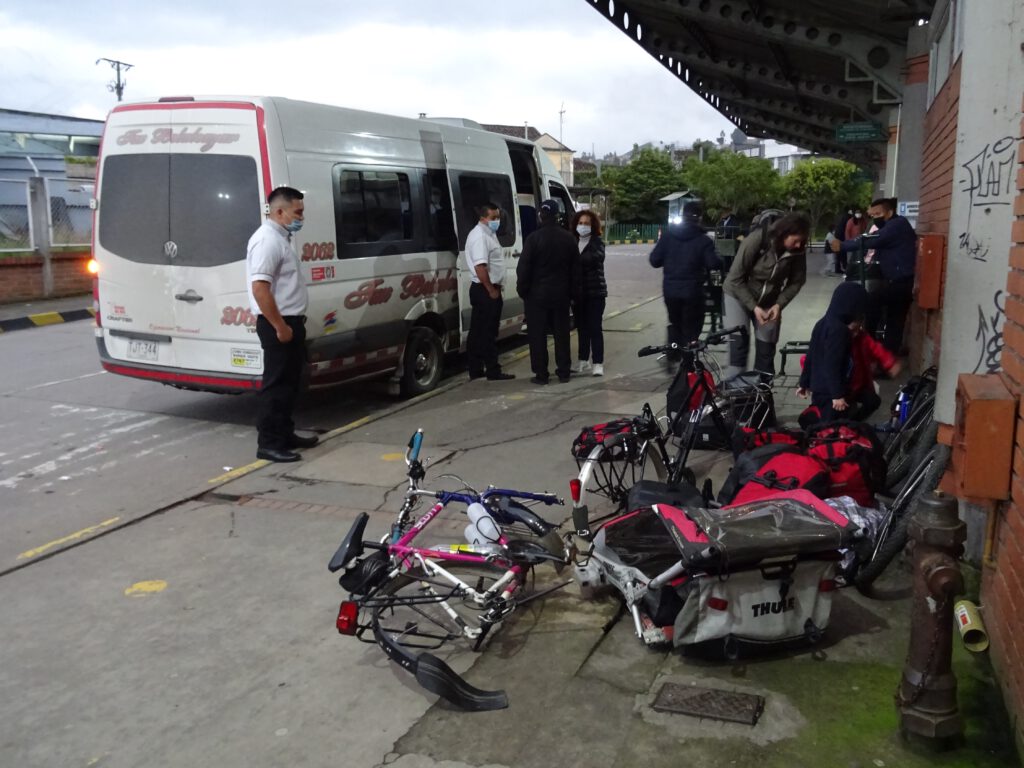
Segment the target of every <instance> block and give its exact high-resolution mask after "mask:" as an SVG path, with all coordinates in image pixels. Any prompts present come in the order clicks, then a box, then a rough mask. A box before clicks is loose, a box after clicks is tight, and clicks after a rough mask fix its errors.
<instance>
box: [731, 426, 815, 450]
mask: <svg viewBox="0 0 1024 768" xmlns="http://www.w3.org/2000/svg"><path fill="white" fill-rule="evenodd" d="M804 439H805V435H804V433H803V430H800V429H787V428H786V427H775V428H773V429H757V428H755V427H744V426H742V425H741V426H737V427H736V429H735V430H733V433H732V455H733V456H734V457H737V458H738V457H739V455H740V454H741V453H746V452H747V451H752V450H754V449H755V448H760V447H761V446H763V445H790V446H793V447H795V448H802V447H803V445H804Z"/></svg>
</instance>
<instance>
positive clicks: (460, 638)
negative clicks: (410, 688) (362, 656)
mask: <svg viewBox="0 0 1024 768" xmlns="http://www.w3.org/2000/svg"><path fill="white" fill-rule="evenodd" d="M441 567H443V568H444V569H445V570H446V571H447V572H448V573H450V574H452V575H453V576H455V577H456V578H458V579H460V580H461V581H462V582H463V584H465V585H466V586H468V587H470V588H471V589H473V590H475V591H476V592H477V593H478V594H482V593H485V592H486V591H487V590H488V589H490V588H491V587H492V586H493V585H494V583H495V582H496V581H497V580H498V579H500V578H501V577H502V576H504V575H505V573H506V571H505V570H503V569H501V568H498V567H494V566H489V565H484V564H480V565H473V564H469V563H444V564H443V566H441ZM365 604H366V606H367V607H369V608H370V610H371V622H372V626H373V629H374V632H375V633H376V632H381V633H383V634H384V635H386V636H387V637H388V638H389V639H390V641H391V642H392V643H393V644H395V645H399V646H402V647H403V648H407V649H410V650H412V651H430V650H437V649H439V648H442V647H444V646H447V645H452V646H455V647H457V646H462V647H468V648H470V649H472V650H474V651H475V650H479V649H480V648H481V647H482V644H483V641H484V638H486V636H487V634H488V632H489V631H490V629H491V628H492V627H493V626H494V625H495V624H497V623H498V622H500V621H501V620H502V619H503V618H504V617H505V616H507V615H508V613H509V612H511V610H512V609H513V608H514V601H511V602H510V604H508V605H503V604H501V603H500V598H498V597H494V598H492V599H491V600H488V601H487V602H485V603H481V602H478V601H477V600H476V599H474V596H473V595H472V594H471V593H469V592H467V590H466V589H464V588H463V587H462V586H461V585H459V584H457V583H453V582H452V581H450V580H449V579H447V578H445V577H444V576H443V575H441V574H440V573H436V574H428V573H426V572H425V571H424V570H423V569H422V568H421V567H417V568H414V569H411V570H409V571H406V572H405V573H401V574H399V575H397V576H395V577H394V578H392V579H391V581H389V582H388V583H386V584H384V585H383V586H382V587H381V588H380V590H378V591H377V592H376V593H375V594H374V596H373V597H372V598H369V599H368V600H367V601H366V603H365Z"/></svg>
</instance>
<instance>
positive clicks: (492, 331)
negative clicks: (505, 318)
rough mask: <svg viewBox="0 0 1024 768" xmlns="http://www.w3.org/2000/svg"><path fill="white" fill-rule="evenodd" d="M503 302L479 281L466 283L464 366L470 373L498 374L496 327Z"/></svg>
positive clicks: (499, 370)
mask: <svg viewBox="0 0 1024 768" xmlns="http://www.w3.org/2000/svg"><path fill="white" fill-rule="evenodd" d="M504 304H505V302H504V301H503V300H502V298H501V294H500V293H499V294H498V298H496V299H492V298H491V297H490V296H488V295H487V289H486V288H484V287H483V285H482V284H481V283H470V286H469V305H470V307H472V311H471V313H470V317H469V336H468V337H467V338H466V357H467V361H466V362H467V367H468V368H469V375H470V376H482V375H483V374H485V373H486V374H489V375H493V374H496V373H501V365H500V364H499V363H498V327H499V326H500V324H501V308H502V307H503V306H504Z"/></svg>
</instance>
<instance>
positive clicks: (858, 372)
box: [846, 325, 900, 421]
mask: <svg viewBox="0 0 1024 768" xmlns="http://www.w3.org/2000/svg"><path fill="white" fill-rule="evenodd" d="M850 358H851V359H852V362H853V365H852V366H851V368H850V385H849V391H848V393H847V395H846V402H847V403H848V404H849V405H850V407H851V408H852V409H853V415H854V416H855V417H856V418H857V419H859V420H860V421H864V420H865V419H867V418H868V417H869V416H870V415H871V414H873V413H874V412H875V411H877V410H878V406H880V405H881V404H882V399H881V398H880V397H879V396H878V392H876V391H875V372H876V370H881V371H885V372H886V373H887V374H888V375H889V376H890V377H891V376H896V375H897V374H899V372H900V361H899V358H897V357H896V355H894V354H893V353H892V352H890V351H889V350H888V349H886V348H885V347H884V346H883V345H882V344H881V343H880V342H878V341H876V340H875V338H874V337H873V336H872V335H871V334H870V333H868V332H867V331H865V330H864V326H863V325H858V326H857V327H856V328H855V329H854V330H853V339H852V341H851V344H850Z"/></svg>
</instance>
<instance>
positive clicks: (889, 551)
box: [854, 445, 950, 592]
mask: <svg viewBox="0 0 1024 768" xmlns="http://www.w3.org/2000/svg"><path fill="white" fill-rule="evenodd" d="M949 455H950V450H949V448H948V447H947V446H944V445H934V446H932V448H931V450H929V451H928V453H927V454H926V455H925V458H924V459H923V460H922V461H921V462H920V463H919V464H917V465H916V466H915V467H914V469H913V471H912V472H911V473H910V476H909V477H908V478H907V482H906V483H905V484H904V486H903V489H902V490H901V491H900V493H899V495H897V497H896V498H895V499H894V500H893V503H892V507H891V509H890V513H889V514H890V517H889V521H888V523H887V525H886V526H884V527H883V528H882V529H881V530H880V531H879V534H878V536H879V541H878V543H877V544H876V545H875V551H874V554H873V556H872V557H871V559H870V560H869V561H868V562H867V563H865V564H864V565H863V566H861V567H860V568H858V569H857V573H856V574H855V576H854V584H855V585H856V587H857V589H858V590H860V591H861V592H864V591H866V590H868V589H869V588H870V587H871V585H872V584H873V583H874V582H875V580H876V579H878V577H879V576H881V575H882V573H883V572H884V571H885V569H886V568H888V567H889V563H891V562H892V560H893V558H894V557H896V555H898V554H899V553H900V552H902V551H903V549H904V548H905V547H906V546H907V529H908V526H909V525H910V519H911V517H912V516H913V510H914V508H915V507H916V506H917V502H918V500H919V499H920V498H921V497H922V496H924V495H925V494H926V493H931V492H932V491H933V490H935V488H936V487H937V486H938V484H939V480H941V479H942V475H943V474H944V473H945V471H946V465H947V464H948V463H949Z"/></svg>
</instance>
